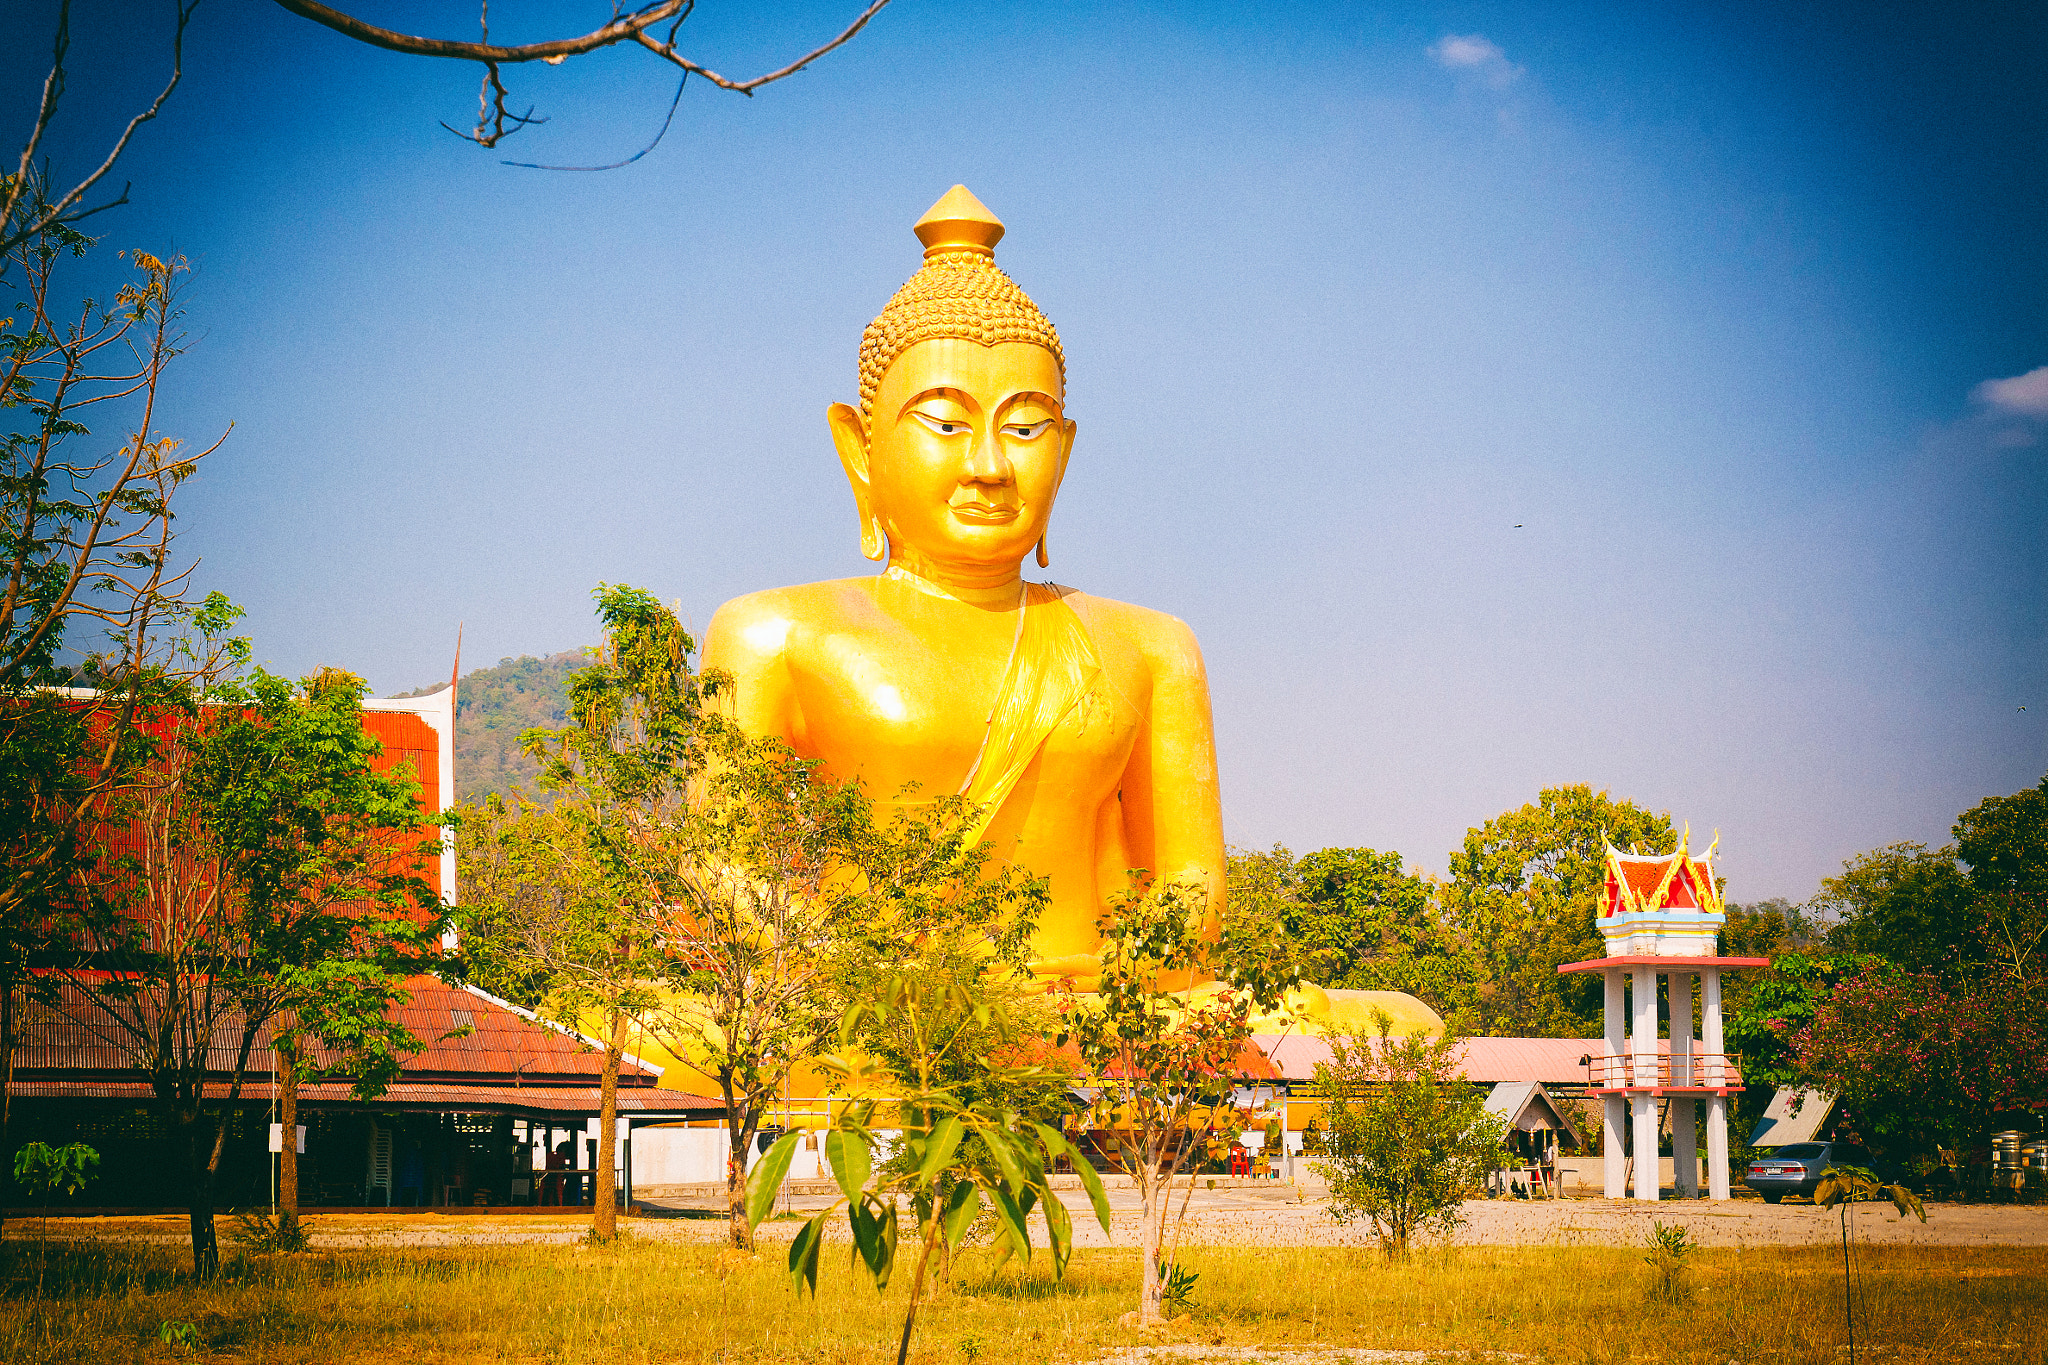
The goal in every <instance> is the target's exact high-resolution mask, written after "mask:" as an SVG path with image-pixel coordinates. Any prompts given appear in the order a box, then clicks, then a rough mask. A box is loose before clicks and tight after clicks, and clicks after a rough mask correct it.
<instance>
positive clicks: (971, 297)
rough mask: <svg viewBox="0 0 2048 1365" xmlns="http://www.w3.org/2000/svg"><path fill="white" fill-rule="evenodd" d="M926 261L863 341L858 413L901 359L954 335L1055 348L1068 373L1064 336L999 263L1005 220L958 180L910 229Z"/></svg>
mask: <svg viewBox="0 0 2048 1365" xmlns="http://www.w3.org/2000/svg"><path fill="white" fill-rule="evenodd" d="M913 230H914V231H915V232H916V233H917V239H918V241H920V242H922V243H924V265H923V266H922V267H920V268H919V270H918V272H917V273H916V274H915V275H912V276H911V277H910V280H909V282H908V283H906V284H905V285H904V286H903V287H902V288H901V289H899V290H897V291H896V296H895V297H894V298H892V299H890V300H889V305H888V307H886V308H884V309H883V310H882V313H881V316H879V317H877V318H876V319H875V320H874V321H873V322H871V323H869V324H868V327H867V331H865V332H863V333H862V334H861V339H860V410H861V414H862V415H863V416H870V415H872V412H873V409H874V402H875V390H877V389H878V388H880V387H881V385H882V376H883V375H885V374H887V373H888V372H889V366H890V364H891V363H893V362H894V361H895V359H896V357H897V356H899V355H901V354H903V352H905V351H906V350H908V349H910V348H911V347H912V346H915V345H916V344H917V343H918V342H920V341H930V340H933V339H934V338H937V337H953V338H956V339H958V340H962V341H972V342H975V343H976V344H978V345H982V346H995V345H999V344H1000V343H1002V342H1006V341H1021V342H1027V343H1029V344H1032V345H1036V346H1043V347H1045V349H1046V350H1048V351H1050V352H1052V357H1053V360H1054V361H1055V362H1056V363H1057V364H1058V365H1059V368H1060V380H1061V382H1062V383H1064V382H1065V381H1066V377H1067V358H1066V354H1065V353H1064V352H1063V351H1062V350H1061V349H1060V335H1059V333H1058V332H1056V331H1055V330H1053V325H1052V323H1051V322H1050V321H1049V320H1047V318H1046V316H1045V314H1043V313H1041V312H1039V311H1038V305H1037V304H1035V303H1033V302H1032V301H1031V297H1030V295H1028V294H1026V293H1025V292H1024V291H1023V290H1022V289H1019V288H1018V287H1017V283H1016V281H1014V280H1012V279H1011V278H1010V277H1009V276H1008V275H1006V274H1004V273H1003V272H1002V270H1001V269H1000V268H999V267H998V266H997V265H996V261H995V255H996V243H997V242H999V241H1001V240H1002V238H1003V225H1002V222H1001V220H999V219H998V218H997V217H996V216H995V215H994V214H993V213H990V212H989V211H988V208H987V207H986V206H985V205H983V203H982V202H981V201H980V200H979V199H976V198H975V197H974V195H973V194H972V193H971V192H969V190H968V188H967V187H966V186H965V185H955V186H954V187H953V188H952V189H950V190H947V191H946V193H945V194H944V195H942V196H940V198H939V202H938V203H936V204H933V205H932V206H931V208H930V209H928V210H926V212H925V215H924V217H922V218H920V219H918V220H917V224H916V227H915V228H914V229H913Z"/></svg>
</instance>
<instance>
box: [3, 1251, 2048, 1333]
mask: <svg viewBox="0 0 2048 1365" xmlns="http://www.w3.org/2000/svg"><path fill="white" fill-rule="evenodd" d="M764 1230H765V1229H764ZM775 1230H776V1231H778V1232H782V1233H784V1234H785V1235H786V1233H787V1231H788V1229H787V1228H786V1227H785V1228H777V1229H775ZM33 1231H34V1229H33V1224H32V1223H31V1224H30V1225H28V1226H23V1225H20V1224H16V1225H13V1226H11V1227H10V1228H9V1229H8V1232H9V1237H8V1240H7V1243H6V1246H5V1248H4V1257H5V1263H4V1266H0V1270H4V1271H5V1273H6V1276H7V1279H8V1283H9V1292H8V1294H7V1297H6V1298H5V1299H4V1300H0V1360H5V1361H9V1362H20V1363H21V1365H31V1363H32V1362H34V1363H37V1365H40V1363H41V1362H65V1365H70V1362H80V1361H95V1362H97V1361H108V1362H119V1361H164V1362H169V1361H178V1360H207V1361H229V1360H233V1361H252V1362H255V1361H261V1362H279V1363H280V1365H283V1363H285V1362H290V1363H291V1365H300V1363H302V1362H303V1363H305V1365H312V1363H313V1362H319V1365H343V1363H344V1362H347V1363H350V1365H356V1363H364V1362H376V1365H398V1363H399V1362H444V1361H445V1362H458V1361H459V1362H464V1363H465V1365H470V1363H472V1362H522V1363H525V1362H530V1363H531V1365H541V1363H542V1362H546V1363H547V1365H572V1363H578V1365H580V1363H581V1362H589V1363H590V1365H638V1362H651V1361H704V1362H713V1361H715V1362H721V1365H740V1363H741V1362H768V1361H791V1362H796V1361H802V1362H819V1363H820V1365H823V1363H824V1362H833V1363H834V1365H838V1363H840V1362H844V1363H845V1365H856V1363H861V1365H865V1363H866V1362H883V1361H889V1360H893V1359H894V1343H895V1332H896V1327H897V1324H898V1323H899V1322H900V1313H901V1311H902V1304H903V1299H904V1286H903V1285H902V1284H900V1283H899V1284H897V1285H895V1286H892V1288H891V1289H890V1291H889V1293H888V1294H887V1295H885V1296H879V1297H878V1296H877V1295H876V1294H875V1293H874V1291H873V1290H872V1289H870V1288H867V1287H864V1285H862V1284H857V1283H855V1281H854V1278H853V1276H852V1275H851V1274H850V1273H849V1272H848V1269H847V1266H846V1263H845V1261H844V1260H843V1259H842V1258H840V1257H839V1256H838V1255H836V1254H833V1255H829V1256H828V1258H827V1267H826V1271H825V1274H824V1275H823V1277H822V1278H821V1280H820V1284H819V1294H818V1297H817V1299H816V1301H815V1302H814V1301H812V1300H811V1299H810V1298H809V1297H802V1298H799V1297H798V1296H797V1295H796V1294H795V1293H794V1292H793V1291H792V1290H791V1288H790V1286H789V1281H788V1278H787V1276H786V1275H785V1274H784V1273H783V1270H782V1264H781V1263H782V1255H781V1249H780V1247H779V1246H777V1247H771V1248H769V1249H767V1250H764V1251H763V1252H762V1253H761V1254H760V1255H759V1256H757V1257H748V1256H744V1255H739V1254H736V1253H733V1252H730V1251H725V1250H721V1249H719V1248H717V1247H715V1246H712V1245H705V1244H699V1243H692V1242H683V1241H677V1240H674V1239H662V1240H656V1239H654V1238H651V1237H647V1236H640V1237H633V1236H630V1235H629V1237H628V1239H627V1240H626V1241H625V1242H624V1243H622V1244H621V1245H618V1246H616V1247H613V1248H607V1249H592V1248H588V1247H584V1246H580V1245H577V1246H564V1245H502V1244H497V1245H493V1244H486V1243H483V1242H481V1241H479V1242H477V1243H473V1244H469V1245H441V1246H411V1247H376V1246H369V1247H363V1248H352V1249H343V1250H330V1251H315V1252H311V1253H306V1254H302V1255H297V1256H263V1257H257V1258H254V1259H248V1258H241V1257H234V1256H232V1255H231V1257H230V1262H229V1266H228V1269H227V1273H226V1274H224V1275H223V1276H222V1278H221V1279H220V1280H219V1281H217V1282H215V1283H213V1284H210V1285H197V1284H194V1283H193V1282H192V1281H191V1279H190V1277H189V1275H187V1274H186V1273H184V1271H183V1267H184V1265H185V1264H186V1263H185V1261H184V1259H183V1254H182V1251H181V1249H180V1248H178V1247H175V1246H167V1245H161V1244H156V1245H137V1244H132V1243H121V1242H111V1241H110V1242H102V1243H98V1244H92V1243H78V1242H66V1243H62V1244H53V1246H52V1249H51V1252H50V1260H49V1265H48V1268H47V1272H46V1280H45V1288H44V1291H43V1293H42V1294H41V1295H40V1296H36V1295H35V1294H34V1293H33V1292H32V1290H33V1286H34V1283H35V1276H36V1267H37V1251H36V1247H35V1244H34V1242H33V1240H32V1238H33ZM24 1233H27V1234H29V1237H30V1239H29V1240H17V1239H18V1238H21V1237H22V1234H24ZM1839 1256H1840V1253H1839V1251H1838V1250H1835V1249H1830V1248H1826V1247H1770V1248H1753V1249H1747V1250H1744V1249H1736V1248H1707V1249H1704V1250H1701V1251H1699V1252H1696V1253H1694V1255H1693V1257H1692V1265H1693V1268H1692V1270H1691V1271H1690V1272H1689V1275H1688V1277H1687V1279H1688V1281H1689V1283H1688V1284H1687V1286H1686V1289H1687V1293H1686V1295H1685V1297H1684V1298H1683V1300H1682V1301H1680V1302H1678V1303H1676V1304H1667V1303H1663V1302H1660V1301H1658V1300H1657V1299H1655V1298H1654V1297H1653V1291H1652V1284H1653V1276H1652V1273H1651V1271H1650V1269H1649V1267H1648V1266H1646V1265H1645V1263H1644V1261H1643V1258H1642V1255H1641V1254H1640V1253H1639V1252H1636V1251H1634V1250H1630V1249H1625V1248H1616V1247H1598V1246H1540V1247H1499V1246H1484V1247H1453V1248H1446V1249H1438V1250H1434V1251H1427V1252H1422V1253H1419V1254H1417V1255H1416V1256H1415V1257H1413V1258H1411V1259H1410V1260H1409V1261H1408V1262H1406V1263H1405V1264H1400V1265H1388V1264H1386V1263H1384V1262H1382V1261H1381V1260H1380V1259H1379V1257H1378V1256H1377V1254H1376V1253H1373V1252H1370V1251H1363V1250H1354V1249H1347V1248H1314V1247H1310V1248H1287V1249H1259V1248H1254V1247H1244V1246H1236V1247H1211V1248H1199V1249H1194V1250H1191V1251H1189V1252H1188V1253H1187V1254H1186V1256H1185V1258H1184V1259H1185V1260H1186V1262H1187V1263H1188V1264H1189V1265H1190V1267H1191V1268H1193V1269H1194V1270H1196V1271H1198V1272H1199V1273H1200V1275H1201V1279H1200V1281H1199V1283H1198V1284H1197V1285H1196V1287H1195V1291H1194V1295H1193V1307H1192V1310H1191V1311H1190V1312H1189V1313H1188V1314H1187V1315H1186V1316H1185V1317H1183V1318H1180V1319H1178V1320H1176V1322H1175V1323H1174V1324H1173V1326H1172V1328H1171V1330H1170V1331H1169V1332H1168V1333H1167V1334H1166V1335H1165V1336H1163V1337H1160V1338H1156V1339H1154V1340H1152V1341H1151V1342H1149V1343H1145V1344H1144V1345H1145V1349H1143V1350H1142V1351H1134V1349H1133V1348H1135V1347H1138V1346H1140V1344H1141V1343H1139V1342H1138V1341H1137V1340H1136V1339H1135V1338H1134V1336H1133V1334H1132V1333H1131V1332H1130V1331H1129V1330H1128V1329H1126V1328H1122V1327H1119V1326H1118V1324H1117V1319H1118V1317H1119V1316H1120V1315H1122V1314H1123V1313H1125V1312H1127V1311H1128V1310H1129V1309H1130V1308H1131V1307H1132V1305H1133V1301H1134V1298H1135V1289H1136V1281H1137V1263H1136V1255H1135V1253H1133V1252H1131V1251H1128V1250H1123V1249H1117V1248H1105V1249H1100V1250H1083V1251H1081V1252H1079V1253H1077V1254H1076V1256H1075V1258H1074V1262H1073V1264H1072V1266H1071V1267H1070V1269H1069V1271H1068V1274H1067V1277H1066V1279H1065V1281H1064V1282H1062V1283H1058V1284H1055V1283H1054V1282H1053V1280H1052V1277H1051V1274H1050V1267H1049V1265H1047V1264H1046V1263H1045V1261H1044V1259H1043V1258H1042V1257H1041V1258H1040V1259H1039V1261H1038V1262H1036V1263H1035V1264H1034V1265H1033V1266H1032V1267H1030V1268H1029V1269H1028V1270H1025V1271H1023V1272H1021V1273H1020V1272H1018V1271H1016V1270H1013V1269H1002V1270H998V1269H995V1268H994V1267H992V1266H991V1265H990V1264H989V1263H988V1261H987V1260H986V1259H984V1258H983V1257H982V1256H981V1254H980V1253H968V1254H967V1255H966V1256H964V1257H963V1258H962V1260H961V1262H960V1263H958V1264H957V1265H956V1267H955V1269H956V1276H955V1283H954V1285H953V1287H952V1288H951V1289H950V1291H949V1292H946V1293H944V1294H942V1295H940V1296H939V1297H937V1298H936V1299H935V1300H932V1301H931V1302H930V1304H929V1307H928V1309H927V1310H926V1311H925V1312H924V1313H922V1314H921V1316H920V1327H919V1330H918V1334H917V1337H916V1340H915V1342H914V1344H913V1348H912V1358H913V1359H914V1360H917V1361H920V1362H930V1363H932V1365H937V1363H939V1362H944V1363H945V1365H951V1363H952V1362H972V1361H977V1360H986V1361H990V1362H996V1363H997V1365H1019V1363H1020V1362H1036V1361H1076V1362H1081V1361H1095V1360H1106V1359H1112V1358H1113V1359H1117V1360H1121V1361H1128V1362H1135V1361H1139V1360H1158V1361H1161V1362H1162V1365H1163V1363H1164V1362H1165V1361H1167V1360H1182V1361H1185V1360H1198V1359H1199V1360H1207V1361H1215V1362H1222V1361H1254V1360H1259V1361H1266V1362H1274V1363H1275V1365H1277V1363H1278V1362H1286V1361H1293V1362H1307V1361H1311V1360H1313V1361H1316V1362H1330V1363H1331V1365H1334V1363H1335V1362H1337V1361H1341V1360H1347V1359H1349V1360H1351V1361H1353V1362H1357V1363H1358V1365H1363V1362H1365V1361H1367V1360H1372V1359H1375V1358H1377V1359H1389V1358H1405V1359H1409V1360H1416V1359H1424V1360H1435V1359H1461V1358H1462V1359H1473V1360H1477V1359H1487V1358H1491V1359H1505V1358H1523V1359H1529V1360H1539V1361H1558V1362H1578V1361H1589V1362H1590V1361H1601V1362H1610V1361H1611V1362H1617V1363H1618V1362H1630V1363H1631V1365H1634V1363H1636V1362H1657V1361H1668V1362H1681V1361H1683V1362H1698V1363H1699V1365H1706V1363H1707V1362H1711V1363H1712V1365H1727V1362H1731V1361H1734V1362H1742V1363H1743V1365H1749V1363H1750V1362H1755V1363H1756V1365H1803V1363H1806V1362H1814V1363H1820V1362H1825V1365H1844V1362H1846V1361H1847V1359H1848V1356H1847V1353H1846V1351H1845V1350H1844V1346H1845V1344H1846V1338H1845V1336H1844V1323H1843V1314H1842V1276H1841V1262H1840V1259H1839ZM1859 1270H1860V1280H1859V1285H1858V1304H1859V1311H1858V1321H1857V1344H1858V1347H1859V1351H1858V1358H1859V1359H1868V1360H1871V1361H1883V1362H1895V1361H1903V1362H1919V1361H1927V1362H1980V1361H1981V1362H1992V1361H1997V1362H2019V1361H2027V1362H2033V1361H2044V1360H2048V1250H2044V1249H2041V1248H2037V1247H1923V1246H1871V1247H1866V1248H1862V1249H1860V1250H1859ZM166 1323H169V1324H173V1327H172V1333H173V1335H174V1336H176V1335H183V1336H184V1338H185V1340H184V1342H183V1343H177V1342H172V1343H167V1342H165V1341H163V1340H162V1339H161V1335H162V1331H163V1328H164V1324H166ZM177 1324H190V1325H191V1327H190V1332H189V1333H184V1334H181V1333H180V1332H179V1330H178V1328H177V1326H176V1325H177ZM1376 1352H1419V1353H1423V1354H1422V1355H1421V1356H1405V1357H1387V1356H1375V1355H1374V1354H1371V1353H1376Z"/></svg>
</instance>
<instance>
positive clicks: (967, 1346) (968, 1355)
mask: <svg viewBox="0 0 2048 1365" xmlns="http://www.w3.org/2000/svg"><path fill="white" fill-rule="evenodd" d="M986 1349H987V1347H986V1346H984V1345H983V1344H982V1340H981V1338H980V1337H978V1336H975V1335H974V1334H973V1333H971V1332H970V1333H968V1334H967V1335H966V1336H964V1337H962V1338H960V1357H961V1359H963V1360H980V1359H981V1353H982V1352H983V1351H984V1350H986Z"/></svg>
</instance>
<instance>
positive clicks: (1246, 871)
mask: <svg viewBox="0 0 2048 1365" xmlns="http://www.w3.org/2000/svg"><path fill="white" fill-rule="evenodd" d="M1227 876H1228V885H1229V888H1230V906H1231V917H1230V918H1231V923H1230V925H1229V926H1227V927H1226V935H1227V937H1226V939H1225V944H1224V947H1225V956H1226V957H1228V956H1231V955H1233V954H1234V953H1236V952H1239V951H1241V950H1242V949H1243V947H1244V946H1245V943H1248V942H1251V941H1263V940H1265V939H1268V938H1275V937H1277V938H1281V939H1284V940H1285V941H1286V943H1288V944H1289V945H1290V946H1291V947H1292V948H1293V950H1294V951H1295V952H1296V954H1297V955H1298V957H1299V967H1300V974H1301V976H1302V978H1303V979H1304V980H1308V981H1313V982H1315V983H1316V984H1317V985H1320V986H1330V987H1336V988H1340V989H1345V990H1379V991H1406V992H1408V993H1410V994H1412V995H1415V996H1417V997H1418V998H1420V999H1421V1000H1423V1001H1425V1002H1426V1003H1428V1004H1429V1005H1430V1006H1431V1007H1432V1008H1434V1009H1436V1010H1437V1011H1438V1012H1440V1013H1442V1014H1444V1015H1445V1016H1447V1017H1450V1016H1455V1015H1458V1012H1459V1011H1460V1010H1466V1011H1469V1009H1470V1006H1471V1004H1472V1002H1473V1000H1474V998H1475V987H1476V985H1477V982H1476V980H1475V975H1474V973H1475V968H1474V964H1473V961H1472V958H1471V955H1470V953H1469V952H1467V950H1466V948H1465V946H1464V944H1463V942H1462V941H1461V940H1460V939H1459V937H1458V935H1456V934H1455V933H1453V932H1452V931H1451V929H1450V928H1449V926H1447V925H1446V924H1444V922H1443V919H1442V917H1441V915H1440V914H1439V913H1438V906H1437V889H1436V887H1435V886H1434V885H1433V884H1432V883H1431V882H1430V880H1429V879H1428V878H1427V877H1424V876H1421V875H1420V874H1417V873H1412V872H1409V871H1407V870H1406V869H1405V868H1404V867H1403V865H1402V860H1401V855H1400V854H1398V853H1391V852H1390V853H1378V852H1375V851H1374V850H1372V849H1369V848H1325V849H1319V850H1318V851H1316V852H1314V853H1310V854H1307V855H1305V856H1304V857H1302V858H1300V859H1298V860H1297V859H1296V858H1295V857H1294V855H1293V854H1292V853H1291V852H1289V851H1288V849H1286V848H1285V847H1284V846H1281V845H1277V844H1276V845H1274V847H1273V848H1272V849H1270V850H1268V851H1265V852H1255V851H1248V850H1244V849H1232V850H1231V851H1230V855H1229V860H1228V863H1227ZM1240 940H1243V941H1244V942H1240Z"/></svg>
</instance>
